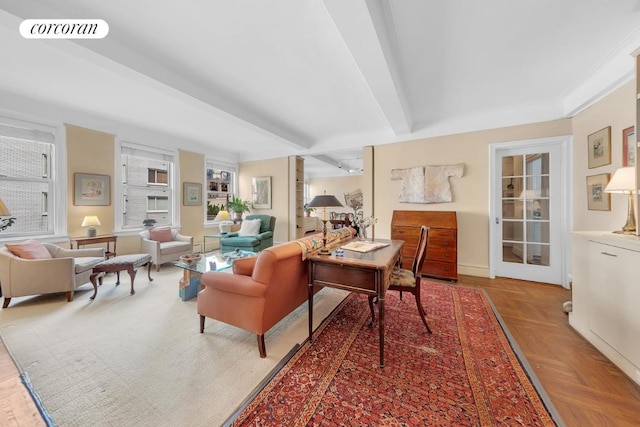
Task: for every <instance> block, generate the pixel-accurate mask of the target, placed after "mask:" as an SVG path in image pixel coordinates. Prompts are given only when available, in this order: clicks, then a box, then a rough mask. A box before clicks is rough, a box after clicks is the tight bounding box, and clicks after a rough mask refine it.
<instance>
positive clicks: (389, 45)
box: [324, 0, 413, 135]
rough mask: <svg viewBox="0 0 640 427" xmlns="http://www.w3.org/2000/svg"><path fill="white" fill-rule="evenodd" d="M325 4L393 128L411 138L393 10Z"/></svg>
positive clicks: (368, 1) (361, 2) (373, 1)
mask: <svg viewBox="0 0 640 427" xmlns="http://www.w3.org/2000/svg"><path fill="white" fill-rule="evenodd" d="M324 4H325V7H326V8H327V11H328V12H329V15H330V16H331V19H332V20H333V22H334V24H335V26H336V28H337V30H338V32H339V33H340V35H341V36H342V39H343V40H344V42H345V44H346V45H347V48H348V49H349V50H350V52H351V55H352V56H353V59H354V60H355V62H356V64H357V66H358V67H359V68H360V71H361V72H362V75H363V76H364V78H365V80H366V81H367V84H368V85H369V88H370V89H371V91H372V93H373V95H374V97H375V99H376V101H377V103H378V105H379V107H380V109H381V110H382V113H383V114H384V116H385V117H386V119H387V121H388V122H389V126H390V127H391V128H392V129H393V132H394V133H395V134H396V135H406V134H410V133H411V130H412V127H413V123H412V117H411V111H410V107H409V102H408V97H407V91H406V84H405V77H404V72H403V69H402V61H401V60H400V58H398V57H397V55H399V52H400V50H399V48H398V40H397V35H396V31H395V26H394V24H393V16H392V11H391V6H390V5H389V4H388V3H386V2H382V1H380V0H358V1H355V0H354V1H344V0H324Z"/></svg>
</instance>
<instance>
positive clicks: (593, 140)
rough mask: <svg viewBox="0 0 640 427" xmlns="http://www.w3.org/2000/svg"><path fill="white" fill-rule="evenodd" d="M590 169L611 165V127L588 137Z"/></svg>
mask: <svg viewBox="0 0 640 427" xmlns="http://www.w3.org/2000/svg"><path fill="white" fill-rule="evenodd" d="M587 143H588V150H587V151H588V156H589V169H593V168H597V167H599V166H604V165H609V164H611V126H607V127H606V128H603V129H600V130H599V131H598V132H594V133H592V134H591V135H589V136H588V137H587Z"/></svg>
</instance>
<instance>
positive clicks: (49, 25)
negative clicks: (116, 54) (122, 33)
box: [20, 19, 109, 39]
mask: <svg viewBox="0 0 640 427" xmlns="http://www.w3.org/2000/svg"><path fill="white" fill-rule="evenodd" d="M20 34H21V35H22V37H24V38H25V39H102V38H105V37H106V36H107V34H109V24H107V23H106V22H105V21H103V20H102V19H25V20H24V21H22V23H21V24H20Z"/></svg>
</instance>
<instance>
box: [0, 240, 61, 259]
mask: <svg viewBox="0 0 640 427" xmlns="http://www.w3.org/2000/svg"><path fill="white" fill-rule="evenodd" d="M5 247H6V248H7V249H8V250H9V251H10V252H11V253H12V254H14V255H15V256H17V257H20V258H24V259H49V258H51V254H50V253H49V251H48V250H47V248H46V247H45V246H44V245H43V244H42V243H40V242H38V241H37V240H25V241H24V242H22V243H16V244H9V243H7V244H6V245H5Z"/></svg>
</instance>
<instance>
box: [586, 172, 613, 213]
mask: <svg viewBox="0 0 640 427" xmlns="http://www.w3.org/2000/svg"><path fill="white" fill-rule="evenodd" d="M609 178H610V174H608V173H601V174H598V175H591V176H588V177H587V209H589V210H590V211H610V210H611V194H609V193H606V192H605V191H604V189H605V187H606V186H607V184H608V183H609Z"/></svg>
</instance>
